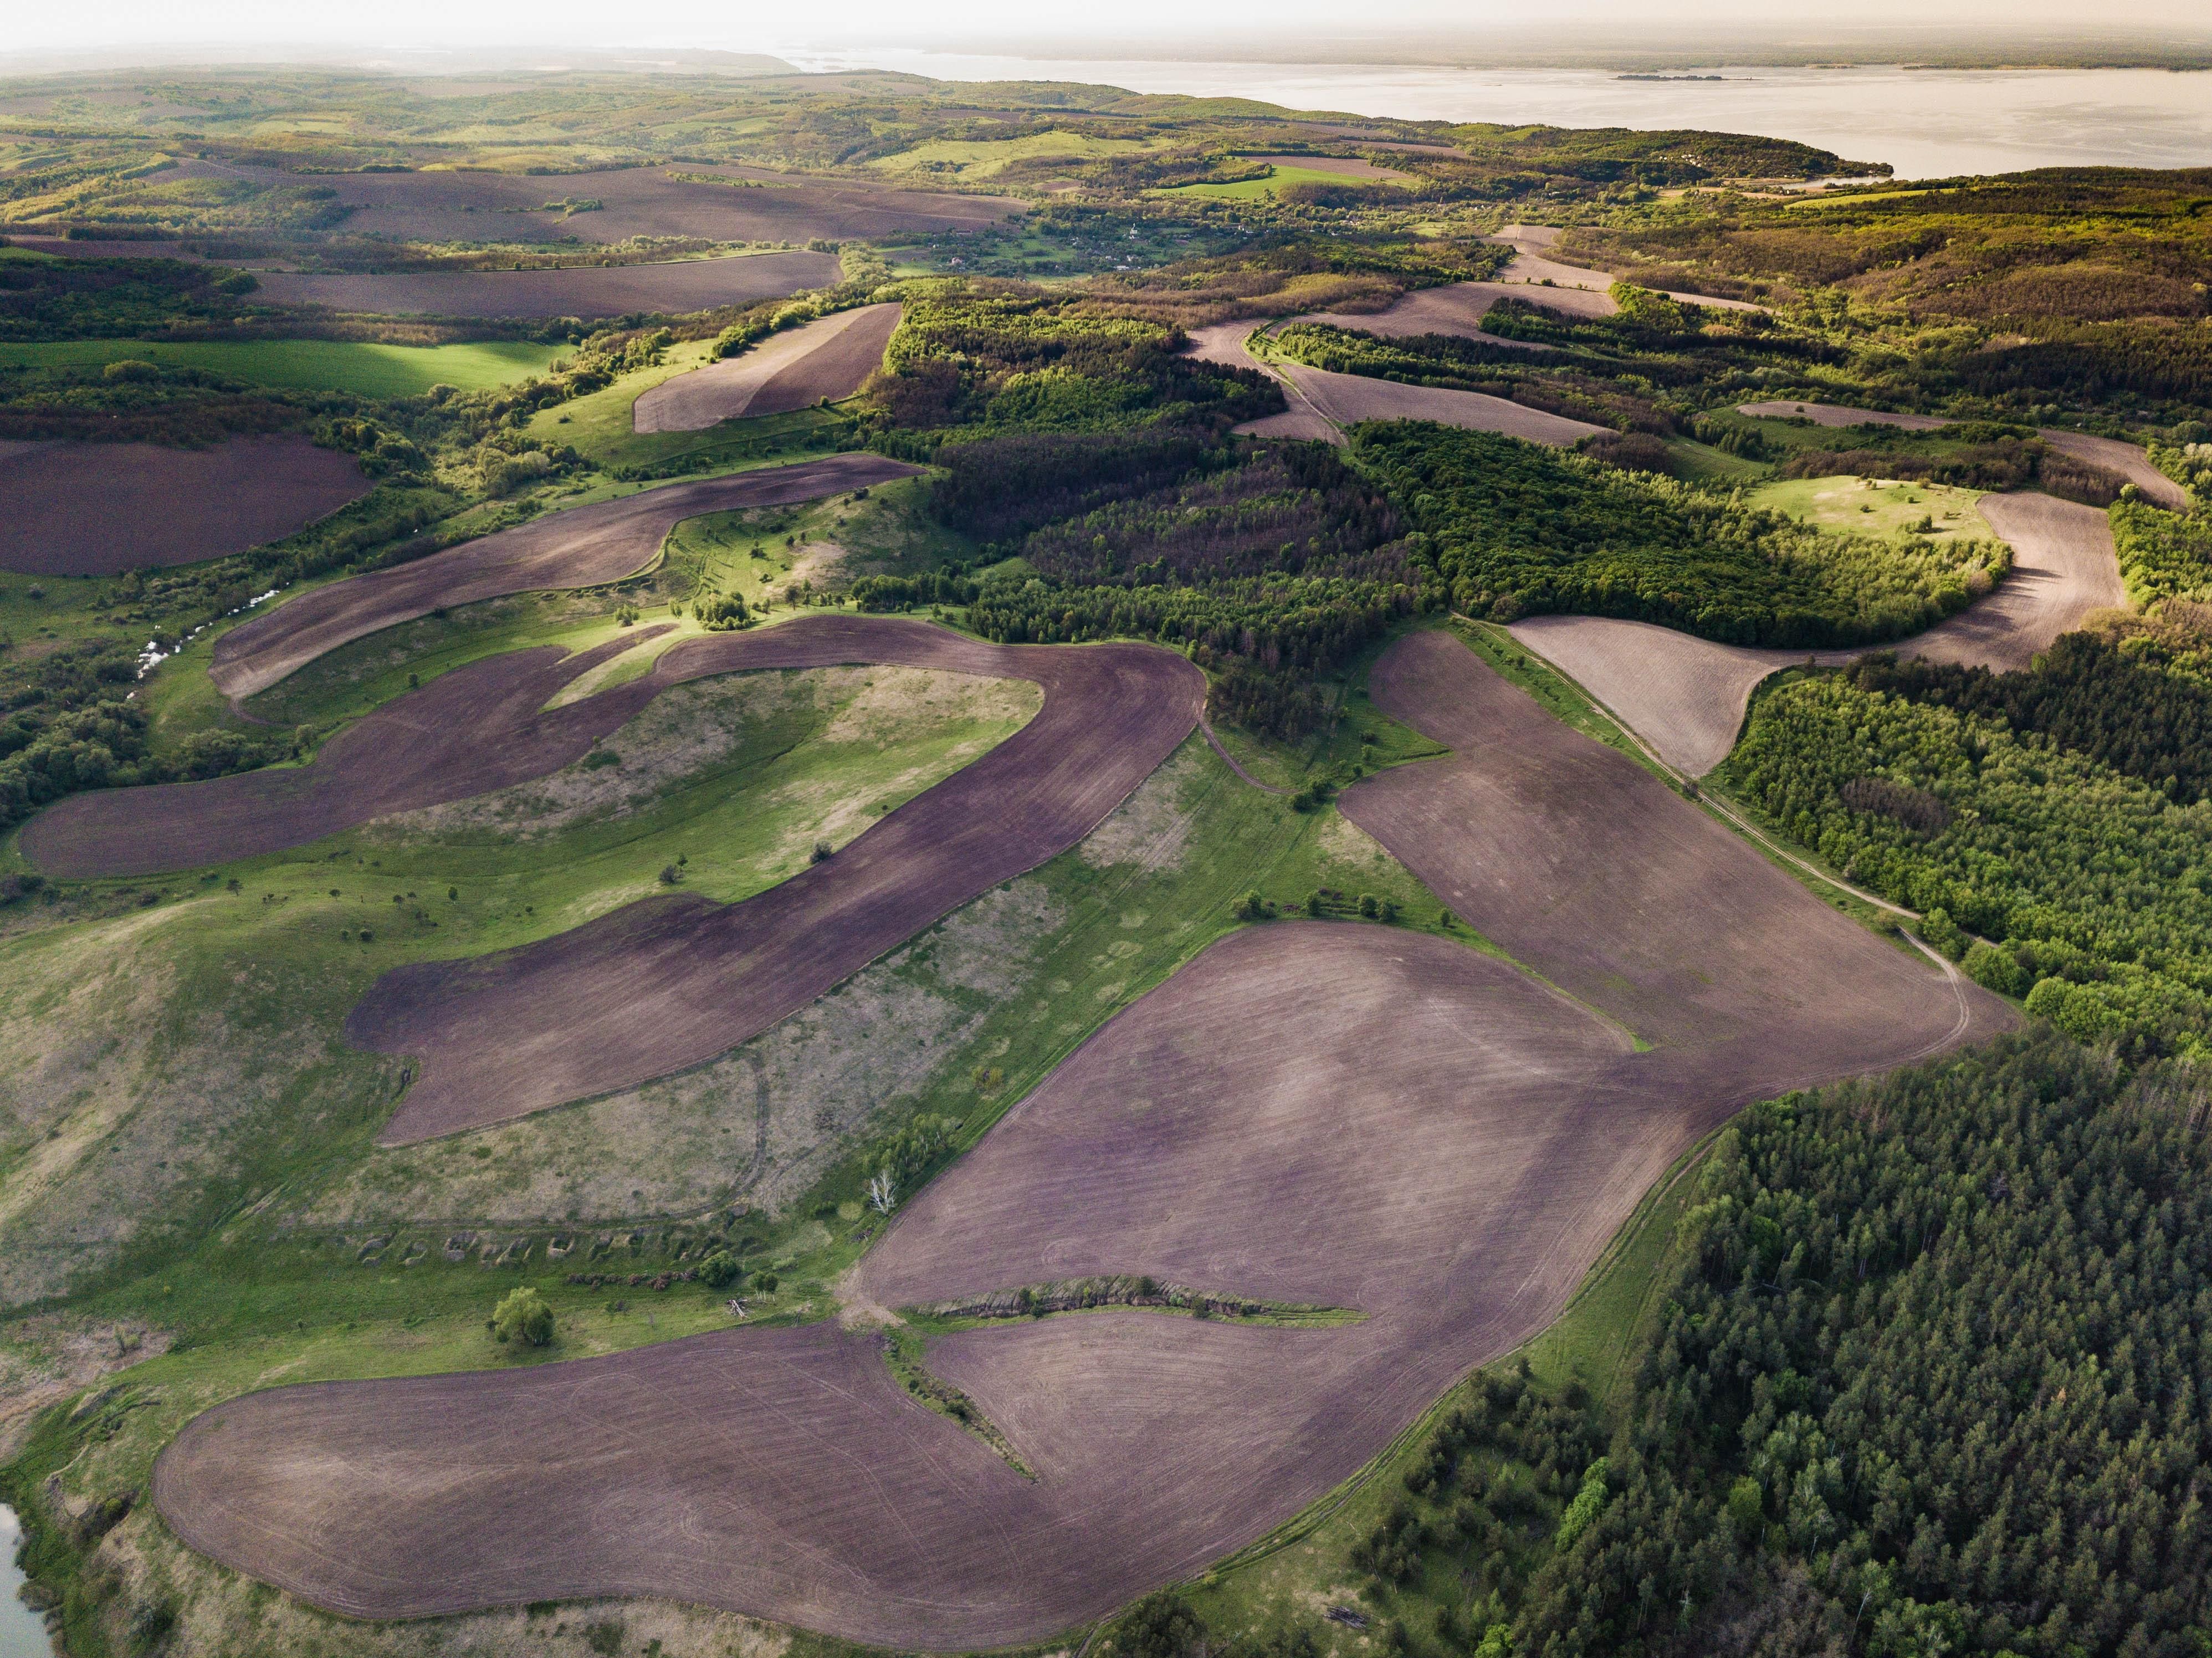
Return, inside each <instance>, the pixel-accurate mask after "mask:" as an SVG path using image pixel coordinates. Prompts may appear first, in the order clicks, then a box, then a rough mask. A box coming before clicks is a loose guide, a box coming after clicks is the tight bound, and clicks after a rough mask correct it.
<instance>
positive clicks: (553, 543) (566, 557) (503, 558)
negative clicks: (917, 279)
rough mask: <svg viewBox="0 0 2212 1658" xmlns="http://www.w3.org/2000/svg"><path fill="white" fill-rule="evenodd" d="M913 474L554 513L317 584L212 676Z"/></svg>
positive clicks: (559, 581) (885, 467)
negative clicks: (686, 523)
mask: <svg viewBox="0 0 2212 1658" xmlns="http://www.w3.org/2000/svg"><path fill="white" fill-rule="evenodd" d="M916 470H918V469H916V468H915V467H912V466H909V465H906V464H905V463H904V462H903V461H896V460H886V459H884V458H883V457H882V456H880V455H871V454H865V453H861V452H857V451H856V452H853V453H850V454H842V455H831V456H828V457H826V458H825V459H821V460H810V461H805V462H802V463H800V464H799V465H796V466H769V467H763V468H761V469H760V470H758V471H750V472H735V473H732V474H730V475H729V476H727V477H718V478H706V479H702V480H699V481H697V482H696V483H674V484H667V485H664V486H662V487H660V488H659V489H641V490H640V491H639V492H638V493H637V494H635V495H619V496H617V497H616V498H614V499H613V500H611V501H595V502H593V503H592V505H590V506H588V507H570V508H569V509H568V510H567V511H566V512H559V513H547V514H546V515H545V516H544V517H543V518H540V519H533V520H532V522H530V523H528V524H523V525H517V526H516V527H514V528H513V529H512V530H501V531H498V532H497V533H496V534H494V535H489V536H483V537H479V538H478V539H477V540H475V541H470V542H464V543H463V544H461V545H459V546H458V547H450V548H447V550H445V551H444V552H442V553H436V554H433V555H432V556H430V557H428V558H424V559H417V560H416V561H415V562H412V563H410V564H399V565H394V566H393V567H392V568H389V569H385V570H378V571H375V572H374V573H372V574H368V575H361V576H354V577H352V578H350V579H349V580H344V581H338V582H333V583H331V585H330V586H327V587H318V588H316V589H314V590H313V591H312V592H306V593H302V594H301V596H300V597H299V598H295V599H292V600H290V601H289V602H287V603H284V604H278V605H277V606H276V607H275V608H274V609H272V610H265V611H264V612H263V613H262V614H260V615H258V616H253V617H252V618H251V619H249V620H248V621H246V622H245V623H241V624H240V625H239V626H238V627H235V628H234V629H231V630H230V631H229V632H228V633H227V634H225V635H223V636H222V638H221V639H220V640H218V641H216V647H215V660H214V664H213V665H212V666H211V667H210V669H209V675H210V677H211V678H212V679H213V680H214V681H215V683H216V689H217V690H219V691H221V692H222V694H223V695H226V696H229V697H244V696H251V695H253V694H254V693H255V692H257V691H264V690H266V689H269V687H270V686H271V685H273V684H275V683H276V682H277V681H278V680H280V679H282V678H283V677H285V676H286V675H287V674H289V673H291V672H292V671H295V669H297V668H300V667H301V666H302V665H305V664H307V663H309V662H312V661H313V660H314V659H315V658H317V657H319V656H320V655H322V654H323V653H325V651H332V650H336V649H337V647H339V646H341V645H343V644H345V643H346V642H347V641H349V640H355V639H359V638H361V637H362V635H364V634H373V633H374V632H376V631H377V630H378V629H382V628H389V627H391V626H392V625H393V624H395V623H401V622H408V621H411V620H413V619H414V618H415V617H416V616H427V615H428V614H429V613H430V612H431V611H432V610H436V609H438V608H440V607H441V606H442V605H453V604H473V603H474V602H475V601H477V600H478V599H483V598H499V597H500V596H501V595H502V594H506V593H520V592H534V591H535V590H537V589H538V588H542V587H589V586H597V585H599V583H601V582H607V581H618V580H621V579H622V578H623V577H624V576H626V575H629V574H632V573H633V572H635V571H636V570H638V569H641V568H643V567H644V566H645V565H647V564H648V563H650V562H652V561H653V557H654V556H655V555H656V554H658V553H659V550H660V544H661V543H662V541H663V540H665V538H666V537H667V535H668V531H669V530H670V529H671V527H673V526H674V525H676V524H678V522H680V521H681V520H683V519H687V518H696V517H697V516H698V515H699V514H700V513H721V512H729V511H732V510H735V509H737V508H740V507H776V506H783V505H786V504H788V503H790V502H793V501H812V500H815V499H816V498H817V497H818V496H822V495H836V494H837V493H838V492H839V491H841V490H845V489H858V488H860V486H861V485H862V484H873V483H884V482H887V481H888V480H890V479H891V478H896V477H907V476H908V475H909V474H911V473H913V472H914V471H916Z"/></svg>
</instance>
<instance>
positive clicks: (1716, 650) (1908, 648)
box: [1511, 494, 2127, 777]
mask: <svg viewBox="0 0 2212 1658" xmlns="http://www.w3.org/2000/svg"><path fill="white" fill-rule="evenodd" d="M1980 507H1981V511H1982V514H1983V516H1984V518H1986V519H1988V520H1989V523H1990V528H1991V529H1993V530H1995V531H1996V532H1997V533H1998V534H1999V535H2001V536H2002V537H2004V538H2005V539H2006V540H2007V541H2008V542H2009V543H2011V544H2012V549H2013V568H2012V573H2011V574H2009V575H2008V576H2006V578H2005V579H2004V580H2003V581H2002V582H2000V583H1999V584H1998V586H1997V588H1996V592H1993V593H1991V594H1990V596H1989V597H1988V598H1984V599H1982V600H1980V601H1979V602H1978V603H1976V604H1971V605H1969V606H1968V607H1967V608H1966V609H1965V610H1961V611H1960V612H1959V614H1958V615H1956V616H1952V617H1950V618H1949V619H1948V621H1945V622H1942V623H1938V624H1937V625H1936V626H1935V627H1933V628H1930V629H1929V630H1928V631H1927V632H1925V633H1923V634H1918V635H1914V636H1913V637H1912V638H1911V639H1905V640H1900V641H1897V642H1896V643H1895V644H1893V645H1884V646H1862V647H1857V648H1855V649H1851V650H1827V651H1783V650H1771V649H1759V648H1754V647H1747V646H1740V645H1720V644H1716V643H1714V642H1713V641H1711V640H1707V639H1699V638H1697V637H1696V636H1695V635H1690V634H1685V633H1677V632H1676V631H1674V629H1671V628H1661V627H1657V626H1655V625H1653V624H1652V623H1648V622H1625V621H1619V620H1616V619H1614V618H1613V617H1610V616H1532V617H1530V618H1529V619H1528V620H1527V621H1525V622H1516V623H1514V624H1513V627H1512V630H1511V631H1512V634H1513V637H1514V638H1515V639H1516V640H1517V641H1520V643H1522V645H1525V646H1526V647H1528V649H1529V650H1531V651H1534V653H1536V654H1537V655H1538V656H1541V657H1542V658H1543V659H1545V660H1546V661H1547V662H1549V663H1551V664H1552V665H1553V666H1554V667H1556V668H1558V669H1559V671H1561V672H1562V673H1564V674H1565V675H1566V676H1567V677H1569V678H1571V679H1572V680H1574V681H1575V682H1576V683H1577V684H1579V685H1581V686H1582V687H1583V689H1585V690H1586V691H1588V692H1589V694H1590V695H1591V696H1592V697H1594V698H1595V699H1596V700H1597V701H1599V702H1600V703H1601V704H1602V705H1603V706H1604V707H1605V708H1607V710H1609V711H1610V712H1611V713H1613V714H1614V715H1616V716H1617V717H1618V718H1619V719H1620V720H1621V722H1622V723H1623V724H1624V725H1626V726H1629V727H1630V728H1631V729H1632V730H1633V731H1635V732H1637V734H1638V735H1639V736H1640V737H1642V738H1644V739H1646V740H1647V741H1649V742H1650V744H1651V745H1652V747H1653V748H1654V749H1655V750H1657V752H1658V754H1659V755H1660V756H1661V757H1662V759H1664V760H1665V761H1666V762H1667V763H1668V764H1669V765H1671V766H1674V767H1675V768H1678V769H1679V770H1680V771H1682V772H1684V773H1686V774H1688V775H1690V776H1692V777H1702V776H1704V775H1705V774H1706V773H1707V772H1709V771H1711V769H1712V768H1714V767H1715V766H1717V765H1718V764H1720V762H1722V761H1723V760H1724V759H1726V758H1727V757H1728V752H1729V750H1730V749H1732V748H1734V747H1735V739H1736V735H1737V732H1739V731H1740V730H1741V728H1742V726H1743V717H1744V711H1745V709H1746V708H1748V707H1749V706H1750V701H1751V694H1752V692H1753V689H1756V688H1757V686H1758V685H1759V682H1760V681H1761V680H1763V679H1765V677H1767V676H1768V675H1770V674H1772V673H1775V672H1777V671H1779V670H1781V669H1783V668H1786V667H1790V666H1793V665H1799V664H1804V663H1812V664H1815V665H1820V666H1824V667H1836V666H1840V665H1842V664H1844V663H1846V662H1849V661H1850V660H1852V659H1854V658H1856V657H1859V656H1863V655H1864V654H1866V653H1867V652H1868V651H1869V650H1894V651H1896V652H1897V653H1899V654H1900V655H1903V656H1917V657H1924V658H1926V659H1929V660H1930V661H1935V662H1958V663H1965V664H1978V665H1984V666H1987V667H1990V668H1995V669H1997V670H1999V671H2004V670H2008V669H2014V668H2025V667H2027V665H2029V664H2030V663H2031V662H2032V661H2033V659H2034V658H2035V654H2036V653H2037V652H2039V651H2042V650H2045V649H2047V648H2048V647H2050V645H2051V641H2053V640H2055V639H2057V637H2058V635H2061V634H2063V633H2067V632H2070V631H2072V630H2073V629H2077V628H2079V627H2080V626H2081V623H2082V622H2083V620H2084V619H2085V618H2086V617H2087V616H2088V615H2089V614H2090V612H2092V611H2093V610H2105V609H2111V608H2115V607H2121V606H2124V605H2125V604H2126V603H2127V592H2126V589H2125V588H2124V586H2122V585H2121V581H2120V573H2119V561H2118V556H2117V555H2116V554H2115V553H2114V551H2113V548H2112V525H2111V524H2110V522H2109V521H2108V520H2107V519H2106V516H2105V514H2104V513H2100V512H2099V511H2098V510H2097V509H2096V508H2095V507H2082V506H2080V505H2077V504H2076V503H2075V502H2073V501H2056V500H2053V499H2052V498H2051V496H2049V495H2034V494H2020V495H1984V496H1983V497H1982V500H1981V502H1980Z"/></svg>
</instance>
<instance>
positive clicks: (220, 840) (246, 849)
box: [21, 623, 670, 879]
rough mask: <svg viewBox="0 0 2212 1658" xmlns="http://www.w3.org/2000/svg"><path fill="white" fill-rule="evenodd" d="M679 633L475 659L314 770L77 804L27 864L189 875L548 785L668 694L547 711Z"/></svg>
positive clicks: (43, 830) (374, 722)
mask: <svg viewBox="0 0 2212 1658" xmlns="http://www.w3.org/2000/svg"><path fill="white" fill-rule="evenodd" d="M669 626H670V624H667V623H662V624H661V625H659V626H658V627H652V628H640V629H637V630H636V631H635V633H632V634H627V635H624V636H623V637H622V638H620V639H618V640H615V641H612V642H611V643H609V644H605V645H602V646H600V647H598V648H597V649H595V650H590V651H584V652H580V653H577V654H576V655H574V656H568V655H567V654H566V653H564V652H562V650H561V648H560V647H558V646H552V645H546V646H541V647H538V648H537V649H535V650H527V651H514V652H511V653H508V654H507V655H505V656H495V657H488V658H486V659H484V660H483V661H480V662H471V663H470V664H468V665H465V666H464V667H459V668H456V669H455V670H453V672H451V673H448V674H443V675H441V676H440V677H438V678H436V679H435V680H433V681H431V683H428V685H425V686H423V687H422V689H420V690H417V691H410V692H409V693H407V695H404V696H401V697H398V698H396V699H394V700H393V701H391V702H388V703H386V705H385V706H384V707H383V708H379V709H378V710H377V711H376V712H375V713H374V714H370V715H368V717H367V718H366V719H363V720H358V721H356V723H355V724H353V725H352V726H348V727H347V728H346V729H345V730H344V731H343V732H339V733H338V734H337V736H336V737H333V738H331V739H330V741H328V742H327V743H325V744H323V746H322V749H321V750H320V752H319V753H318V754H317V755H316V756H315V758H314V760H313V762H311V763H309V764H307V765H305V766H298V767H282V768H267V769H264V770H261V771H252V772H240V773H239V774H236V775H234V776H230V777H218V778H215V779H213V780H210V781H207V782H202V783H161V784H155V785H153V786H149V787H145V788H135V789H95V790H92V791H90V792H88V793H82V794H73V795H70V796H67V797H66V798H64V799H62V800H60V801H58V802H57V803H56V804H55V805H52V807H50V808H48V809H47V810H46V811H43V812H40V814H39V815H38V816H37V817H34V818H33V819H32V820H31V822H30V823H28V824H27V825H26V826H25V828H24V829H23V833H22V837H21V847H22V850H23V855H24V856H25V857H27V858H28V859H30V860H31V861H32V862H33V864H35V865H38V866H39V867H40V869H43V870H45V871H46V872H48V873H50V874H53V875H58V876H60V877H63V878H65V879H76V878H89V877H94V876H103V875H148V874H152V873H154V872H156V871H161V870H176V869H193V868H197V867H198V866H199V865H205V864H219V863H224V862H227V861H228V860H229V859H234V858H252V857H257V856H258V855H260V854H261V853H269V852H281V851H283V849H285V848H286V847H299V846H305V845H306V844H307V842H308V841H315V840H319V839H321V838H322V837H323V836H324V835H331V834H335V833H336V832H337V831H338V830H340V829H351V828H354V827H355V826H356V825H357V824H361V823H368V821H369V820H370V819H371V818H374V817H383V816H385V815H386V813H388V812H395V811H413V810H415V809H416V808H417V807H422V806H435V805H443V804H445V803H446V802H447V801H449V800H462V799H470V798H471V797H473V796H476V795H478V794H488V793H490V792H491V791H493V790H495V789H501V788H506V787H507V786H510V785H512V784H515V783H522V782H527V781H529V780H531V779H532V778H538V777H543V776H545V775H547V774H549V773H551V772H556V771H558V770H560V769H561V768H562V767H563V766H566V765H569V764H571V763H573V762H575V761H577V760H580V759H581V758H582V757H583V756H584V754H585V753H586V751H587V750H589V749H590V748H591V746H592V744H593V743H595V742H597V741H598V740H599V738H602V737H605V736H606V735H608V734H609V733H610V732H614V731H617V730H618V729H620V728H621V726H623V725H624V724H625V723H627V722H628V721H629V719H630V718H631V717H632V716H633V715H635V714H636V713H637V712H638V711H639V710H640V709H641V708H643V707H644V706H645V705H646V704H647V702H649V701H652V700H653V694H654V692H655V691H656V690H658V689H659V685H658V684H657V683H655V682H654V681H653V679H652V678H651V677H641V678H639V679H635V680H631V681H629V683H626V684H623V685H621V686H618V687H617V688H616V689H613V690H611V691H606V692H603V693H601V694H600V695H597V696H592V697H586V698H585V699H583V700H581V701H575V702H571V703H568V704H567V705H566V706H565V707H562V708H556V709H553V710H552V711H551V712H550V713H540V712H539V710H540V709H542V708H544V705H545V704H546V702H547V701H549V700H550V699H551V698H552V697H554V696H556V695H558V694H559V693H560V691H561V689H562V687H564V686H566V685H568V684H569V683H572V682H574V680H576V679H578V678H580V677H582V676H583V675H585V674H586V673H589V672H590V671H592V669H593V668H596V667H598V666H599V665H600V664H601V663H603V662H605V661H607V660H609V659H611V658H613V657H616V656H618V655H620V654H621V653H623V652H624V651H626V650H629V648H630V647H632V646H635V645H641V644H643V643H645V642H646V641H648V640H651V639H653V638H655V637H657V636H659V635H662V634H665V633H666V632H667V631H668V630H669Z"/></svg>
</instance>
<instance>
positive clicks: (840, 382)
mask: <svg viewBox="0 0 2212 1658" xmlns="http://www.w3.org/2000/svg"><path fill="white" fill-rule="evenodd" d="M902 311H903V307H900V306H896V305H867V306H862V307H860V308H859V309H858V310H854V311H840V312H837V313H834V314H832V315H830V316H827V317H822V318H818V319H816V320H815V321H813V322H811V323H808V324H807V325H805V327H803V328H794V329H793V330H792V331H789V332H788V333H785V334H778V335H775V336H772V337H770V338H769V339H768V340H766V341H763V343H761V344H759V345H757V346H755V347H754V348H753V349H751V350H750V351H748V352H746V353H745V354H744V355H742V356H737V357H726V358H724V359H723V360H722V361H720V362H716V363H710V364H708V366H707V367H704V368H695V369H693V370H692V371H691V372H690V374H678V375H677V376H676V378H675V379H673V380H663V381H662V382H661V383H660V384H659V385H658V386H654V387H653V389H652V390H650V391H648V392H643V393H641V394H640V396H639V398H638V399H637V401H636V402H635V403H634V404H631V405H630V425H631V427H632V428H633V429H635V430H636V431H640V432H700V431H704V430H705V429H706V428H708V427H709V426H713V425H715V424H716V423H718V422H721V421H726V420H735V419H736V418H737V417H738V416H740V415H784V414H789V413H790V412H791V411H792V410H794V409H805V408H807V407H810V406H811V405H812V404H817V403H819V402H821V401H822V400H823V398H828V399H829V400H830V401H831V402H833V403H834V402H836V401H837V400H838V399H840V398H849V397H851V396H852V395H853V393H854V392H857V391H859V390H860V382H861V381H863V380H866V379H867V377H868V376H869V375H870V374H872V373H873V372H874V371H875V370H876V369H877V368H878V367H881V366H882V364H883V361H884V346H886V345H887V344H889V343H890V337H891V331H892V330H893V329H895V328H896V327H897V326H898V325H899V318H900V316H901V314H902Z"/></svg>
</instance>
